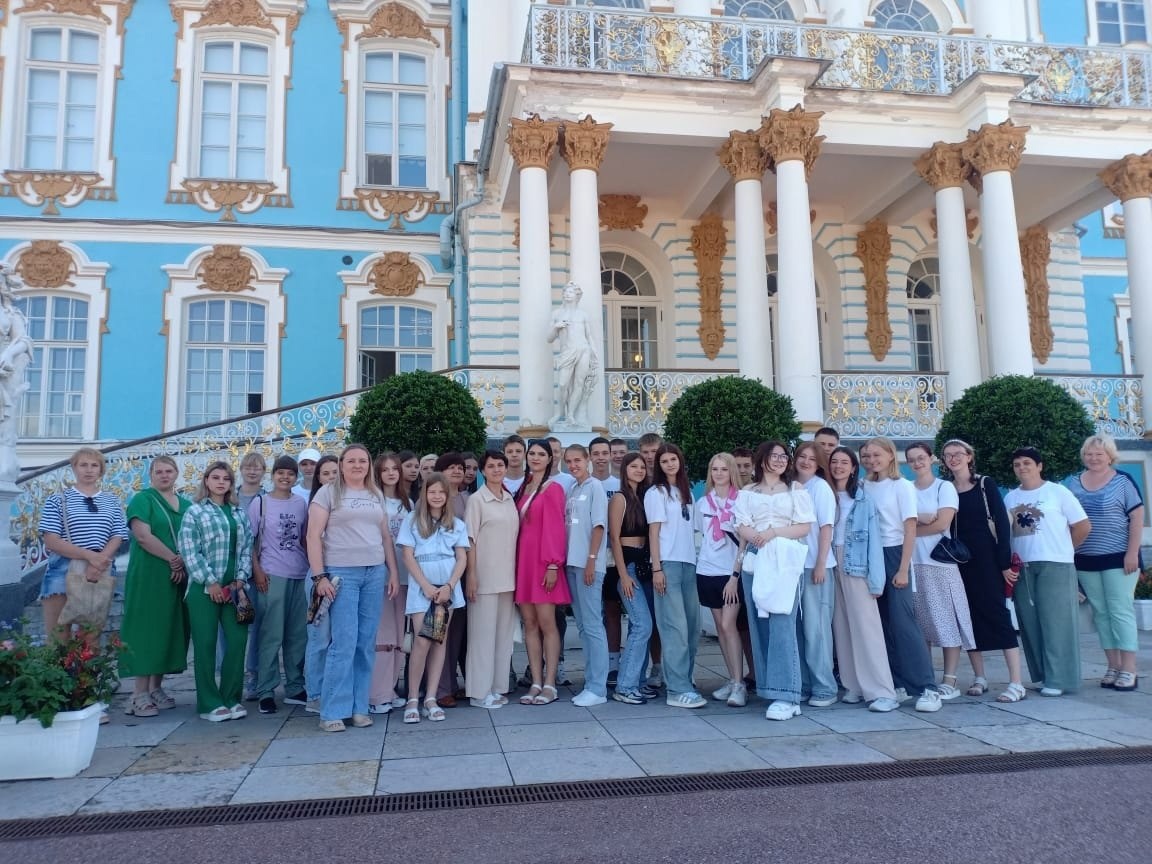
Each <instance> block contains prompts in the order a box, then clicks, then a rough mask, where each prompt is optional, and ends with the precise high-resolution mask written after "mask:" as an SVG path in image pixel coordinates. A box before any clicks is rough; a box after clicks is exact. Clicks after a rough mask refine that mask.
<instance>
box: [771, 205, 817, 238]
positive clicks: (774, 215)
mask: <svg viewBox="0 0 1152 864" xmlns="http://www.w3.org/2000/svg"><path fill="white" fill-rule="evenodd" d="M764 221H765V222H766V223H767V224H768V233H769V235H774V234H775V233H776V232H777V231H778V230H779V229H780V207H779V205H778V204H777V203H776V202H775V201H770V202H769V203H768V209H767V210H765V211H764ZM808 224H809V225H815V224H816V210H815V209H812V210H809V211H808Z"/></svg>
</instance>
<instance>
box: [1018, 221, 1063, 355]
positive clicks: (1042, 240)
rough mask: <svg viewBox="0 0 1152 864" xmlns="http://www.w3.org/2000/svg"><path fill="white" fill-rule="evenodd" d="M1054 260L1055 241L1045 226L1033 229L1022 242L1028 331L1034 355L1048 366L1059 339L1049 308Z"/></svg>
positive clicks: (1027, 232)
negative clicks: (1051, 267)
mask: <svg viewBox="0 0 1152 864" xmlns="http://www.w3.org/2000/svg"><path fill="white" fill-rule="evenodd" d="M1051 257H1052V238H1051V237H1049V236H1048V229H1046V228H1045V227H1044V226H1043V225H1033V226H1032V227H1031V228H1029V229H1028V230H1027V231H1025V232H1024V234H1023V236H1021V238H1020V260H1021V263H1023V265H1024V287H1025V290H1026V292H1027V296H1028V330H1029V334H1030V335H1031V337H1032V354H1033V355H1034V356H1035V357H1036V359H1037V360H1039V361H1040V362H1041V363H1047V362H1048V357H1049V356H1051V354H1052V346H1053V344H1054V343H1055V341H1056V336H1055V334H1054V333H1053V332H1052V316H1051V312H1050V311H1049V308H1048V293H1049V286H1048V261H1049V260H1050V259H1051Z"/></svg>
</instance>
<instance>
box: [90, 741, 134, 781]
mask: <svg viewBox="0 0 1152 864" xmlns="http://www.w3.org/2000/svg"><path fill="white" fill-rule="evenodd" d="M150 749H151V748H149V747H98V748H96V752H95V753H93V754H92V764H91V765H89V766H88V768H87V769H86V770H84V771H82V772H81V773H80V776H81V777H119V776H120V775H121V774H123V773H124V771H125V769H126V768H128V766H130V765H131V764H132V763H133V762H135V761H136V760H137V759H139V758H140V757H141V756H143V755H144V754H146V753H148V752H149V750H150Z"/></svg>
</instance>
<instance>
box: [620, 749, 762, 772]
mask: <svg viewBox="0 0 1152 864" xmlns="http://www.w3.org/2000/svg"><path fill="white" fill-rule="evenodd" d="M624 750H625V751H626V752H627V753H628V755H629V756H631V757H632V759H633V760H635V762H636V764H637V765H639V766H640V767H641V768H643V769H644V771H645V773H647V774H649V775H658V774H720V773H724V772H726V771H752V770H755V769H757V768H767V767H768V766H767V764H766V763H765V762H764V760H763V759H761V758H760V757H759V756H757V755H756V754H755V753H752V752H751V751H750V750H748V749H746V748H745V747H742V746H741V745H740V744H737V743H736V742H735V741H681V742H677V743H671V744H634V745H631V746H629V747H625V748H624Z"/></svg>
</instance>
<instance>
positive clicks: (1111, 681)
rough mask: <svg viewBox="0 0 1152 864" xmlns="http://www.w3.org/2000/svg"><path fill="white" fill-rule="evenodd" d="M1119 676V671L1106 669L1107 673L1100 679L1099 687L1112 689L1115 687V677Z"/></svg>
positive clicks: (1110, 668)
mask: <svg viewBox="0 0 1152 864" xmlns="http://www.w3.org/2000/svg"><path fill="white" fill-rule="evenodd" d="M1119 674H1120V670H1119V669H1113V668H1112V667H1108V671H1107V672H1105V673H1104V677H1103V678H1101V679H1100V686H1101V687H1108V688H1112V687H1115V686H1116V677H1117V676H1118V675H1119Z"/></svg>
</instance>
